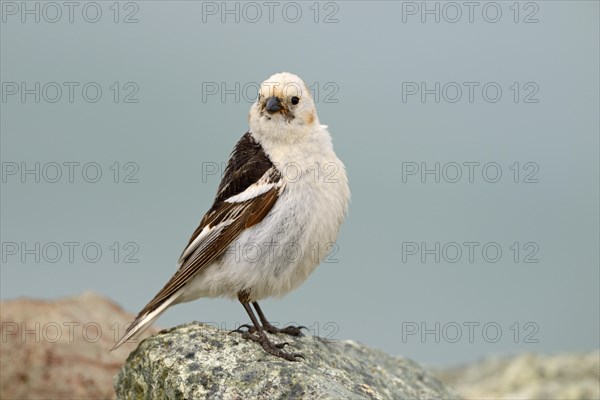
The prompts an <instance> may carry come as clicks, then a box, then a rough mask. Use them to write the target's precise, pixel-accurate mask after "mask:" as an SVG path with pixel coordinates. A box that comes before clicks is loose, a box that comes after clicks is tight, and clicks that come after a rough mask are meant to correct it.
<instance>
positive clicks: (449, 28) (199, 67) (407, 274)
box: [0, 1, 600, 364]
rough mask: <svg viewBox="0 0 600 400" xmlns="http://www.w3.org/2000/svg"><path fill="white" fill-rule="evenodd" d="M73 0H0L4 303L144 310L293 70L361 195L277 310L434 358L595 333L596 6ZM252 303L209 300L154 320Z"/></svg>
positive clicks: (238, 310) (234, 316) (228, 314)
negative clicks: (100, 302)
mask: <svg viewBox="0 0 600 400" xmlns="http://www.w3.org/2000/svg"><path fill="white" fill-rule="evenodd" d="M76 3H77V4H76V5H75V6H74V8H73V9H72V10H70V9H69V8H68V7H67V6H64V5H61V4H62V3H61V2H59V3H54V4H58V5H59V6H58V8H57V7H56V6H47V5H46V3H41V2H25V3H22V2H8V1H2V3H1V6H2V24H1V31H0V33H1V41H0V44H1V54H0V55H1V79H0V80H1V81H2V102H1V103H0V106H1V107H2V110H1V113H0V117H1V123H0V127H1V154H0V155H1V161H2V191H1V196H0V199H1V220H2V222H1V235H2V239H1V240H2V267H1V286H0V288H1V298H2V299H8V298H14V297H18V296H31V297H37V298H56V297H60V296H68V295H74V294H78V293H80V292H82V291H84V290H93V291H96V292H99V293H102V294H104V295H107V296H109V297H111V298H112V299H114V300H115V301H117V302H118V303H120V304H121V305H123V307H125V308H126V309H127V310H129V311H131V312H137V311H139V309H140V308H141V307H143V306H144V305H145V304H146V302H147V301H148V300H150V299H151V298H152V296H153V295H154V294H155V293H156V291H157V290H158V289H160V288H161V287H162V285H163V284H164V283H165V282H166V280H167V279H168V278H169V277H170V276H171V274H172V273H173V272H174V269H175V263H176V261H177V258H178V256H179V254H180V252H181V250H182V249H183V247H184V245H185V244H186V243H187V240H188V238H189V236H190V234H191V233H192V232H193V230H194V229H195V228H196V226H197V224H198V222H199V221H200V218H201V217H202V215H203V213H204V212H205V211H206V210H207V209H208V207H209V206H210V204H211V202H212V199H213V197H214V193H215V191H216V187H217V185H218V183H219V175H218V173H217V174H214V173H213V172H214V171H215V168H217V169H218V168H220V166H221V163H223V162H225V161H226V160H227V157H228V155H229V152H230V151H231V149H232V148H233V146H234V144H235V143H236V141H237V140H238V139H239V137H240V136H241V135H242V134H243V133H244V132H246V129H247V113H248V109H249V107H250V104H251V102H252V101H253V100H254V96H255V94H256V85H257V84H258V83H260V82H261V81H263V80H264V79H266V78H267V77H269V76H270V75H271V74H273V73H275V72H279V71H284V70H285V71H290V72H293V73H296V74H298V75H300V76H301V77H302V78H303V79H304V80H305V81H306V82H307V83H308V85H309V86H310V87H311V90H313V92H314V95H315V99H316V102H317V109H318V113H319V118H320V120H321V122H322V123H324V124H327V125H329V128H330V131H331V133H332V136H333V139H334V145H335V149H336V151H337V153H338V155H339V157H340V158H341V159H342V160H343V161H344V163H345V164H346V166H347V171H348V175H349V178H350V185H351V190H352V196H353V197H352V203H351V207H350V213H349V216H348V218H347V220H346V222H345V224H344V225H343V227H342V230H341V234H340V237H339V240H338V243H337V247H336V253H335V254H334V255H331V256H330V257H328V259H327V262H326V263H324V264H322V265H321V266H320V267H319V268H318V269H317V270H316V272H315V273H314V274H313V275H312V276H311V277H310V278H309V280H308V281H307V282H306V283H305V284H304V285H303V286H301V287H300V288H299V289H298V290H296V291H295V292H293V293H291V294H289V295H288V296H286V297H285V298H283V299H282V300H268V301H265V302H263V304H262V305H263V309H264V310H265V312H266V313H267V316H269V318H270V319H272V320H273V321H274V322H279V323H286V322H296V323H300V324H303V325H306V326H309V327H311V329H312V330H313V332H315V333H319V334H320V335H321V336H327V337H330V338H335V339H346V338H351V339H354V340H357V341H361V342H364V343H366V344H368V345H371V346H374V347H378V348H381V349H383V350H385V351H387V352H389V353H391V354H398V355H405V356H409V357H411V358H413V359H415V360H417V361H419V362H424V363H430V364H451V363H459V362H464V361H469V360H474V359H477V358H480V357H483V356H485V355H489V354H496V353H511V352H520V351H539V352H558V351H584V350H590V349H594V348H598V346H599V343H598V336H599V315H600V310H599V307H600V306H599V303H600V299H599V280H600V279H599V253H598V243H599V239H600V238H599V207H598V204H599V165H598V160H599V140H598V139H599V111H598V110H599V106H600V105H599V97H598V96H599V78H598V71H599V58H598V57H599V50H598V49H599V43H598V42H599V29H598V26H599V18H598V16H599V4H598V2H595V1H568V2H567V1H538V2H519V3H515V2H512V1H508V2H496V3H493V2H474V5H473V6H472V8H469V7H470V6H465V5H464V4H463V3H462V2H459V3H443V2H391V1H383V2H377V1H375V2H371V1H370V2H365V1H343V2H323V3H313V2H297V3H285V2H275V3H273V4H274V5H273V6H267V5H265V4H264V3H262V2H258V3H250V5H248V4H246V3H236V2H228V3H221V2H191V1H169V2H167V1H137V2H129V3H125V2H123V3H119V4H118V6H117V7H116V6H115V5H114V4H116V3H113V2H99V3H94V4H90V3H86V2H76ZM24 5H26V7H29V8H28V10H33V11H32V12H31V13H27V12H26V10H25V9H23V7H25V6H24ZM269 7H272V8H271V9H270V8H269ZM70 12H71V13H70ZM36 18H39V22H36V21H35V19H36ZM436 18H437V19H439V22H436ZM23 21H24V22H23ZM94 21H96V22H94ZM36 83H39V86H36ZM70 88H71V89H72V92H71V93H70V91H71V89H70ZM98 90H100V91H101V94H100V92H98ZM36 97H38V99H36ZM436 98H437V99H436ZM36 100H39V102H36ZM436 100H437V101H436ZM36 163H39V164H36ZM36 165H37V166H36ZM36 168H37V169H38V171H39V176H36V173H35V172H34V173H29V174H27V173H26V174H24V175H23V174H22V173H23V171H24V170H25V169H29V170H34V171H35V169H36ZM436 170H437V172H436ZM98 171H100V172H101V175H100V176H96V175H97V172H98ZM427 171H432V172H429V173H427ZM57 172H60V176H58V175H57ZM69 172H72V176H71V177H70V176H69V175H70V174H69ZM423 172H425V173H424V174H422V173H423ZM498 173H500V174H501V175H498ZM457 174H459V175H457ZM38 178H39V182H36V179H38ZM70 178H72V179H70ZM71 181H72V182H71ZM69 243H74V244H72V245H71V244H69ZM36 246H39V248H38V249H36ZM30 249H33V250H32V251H31V252H29V250H30ZM57 249H59V250H60V251H61V253H60V254H59V253H57ZM69 249H73V254H72V258H71V255H70V254H69ZM98 249H100V250H101V252H102V253H101V254H100V255H96V251H97V250H98ZM471 251H472V253H471ZM498 251H500V252H501V253H498ZM36 257H39V260H36ZM128 261H138V262H137V263H136V262H133V263H132V262H128ZM246 319H247V317H246V315H245V312H244V310H243V308H242V307H241V306H240V305H239V304H237V303H234V302H231V301H228V300H220V299H216V300H210V299H202V300H199V301H196V302H193V303H190V304H185V305H179V306H176V307H174V308H172V309H170V310H169V311H168V312H167V313H165V314H164V315H163V316H162V317H161V318H160V319H159V320H158V322H157V323H158V324H159V325H160V326H164V327H167V326H173V325H176V324H179V323H183V322H187V321H190V320H200V321H205V322H216V323H218V324H220V325H221V326H223V327H224V328H226V329H233V328H235V324H236V323H245V322H247V321H246Z"/></svg>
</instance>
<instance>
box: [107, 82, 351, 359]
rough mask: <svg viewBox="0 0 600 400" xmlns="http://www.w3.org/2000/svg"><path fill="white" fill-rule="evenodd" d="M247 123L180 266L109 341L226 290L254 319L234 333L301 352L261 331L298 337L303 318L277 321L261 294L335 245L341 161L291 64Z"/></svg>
mask: <svg viewBox="0 0 600 400" xmlns="http://www.w3.org/2000/svg"><path fill="white" fill-rule="evenodd" d="M248 125H249V129H248V131H247V132H246V133H245V134H244V135H243V136H242V137H241V139H240V140H239V141H238V142H237V144H236V145H235V147H234V149H233V151H232V152H231V155H230V158H229V160H228V163H227V166H226V168H225V171H224V173H223V175H222V180H221V182H220V184H219V186H218V189H217V193H216V196H215V199H214V202H213V203H212V206H211V207H210V209H209V210H208V212H207V213H206V214H205V215H204V217H203V218H202V220H201V221H200V224H199V226H198V228H197V229H196V230H195V231H194V232H193V234H192V236H191V238H190V239H189V242H188V244H187V246H186V247H185V248H184V250H183V252H182V253H181V256H180V258H179V261H178V264H177V266H178V269H177V271H176V272H175V274H174V275H173V276H172V277H171V279H170V280H169V281H168V282H167V283H166V284H165V286H164V287H163V288H162V289H161V290H160V291H159V292H158V294H156V296H155V297H154V298H153V299H152V300H151V301H150V302H149V303H148V304H147V305H146V306H145V307H144V308H143V309H142V310H141V311H140V312H139V314H138V315H137V317H136V318H135V320H134V321H133V322H132V323H131V324H130V325H129V326H128V328H127V329H126V331H125V333H124V335H123V336H122V337H121V339H120V340H118V341H117V343H116V344H115V345H114V347H113V348H112V350H115V349H116V348H118V347H119V346H121V345H122V344H123V343H125V342H126V341H127V340H129V339H131V338H133V337H135V336H137V335H139V334H140V333H142V332H143V331H144V330H145V329H146V328H147V327H149V326H150V325H151V324H152V322H154V321H155V320H156V319H157V318H158V317H159V316H160V315H161V314H162V313H163V312H164V311H165V310H166V309H167V308H169V307H171V306H173V305H175V304H178V303H183V302H189V301H192V300H196V299H198V298H216V297H226V298H230V299H234V300H238V301H239V302H240V303H241V304H242V306H243V307H244V309H245V311H246V312H247V313H248V316H249V317H250V320H251V322H252V325H243V327H244V328H245V330H240V329H238V330H236V331H234V332H239V333H242V335H243V338H244V339H248V340H251V341H254V342H256V343H258V344H259V345H260V346H261V347H262V348H263V349H264V351H266V352H267V353H269V354H271V355H273V356H276V357H280V358H283V359H285V360H289V361H297V360H298V359H299V358H302V355H301V354H298V353H289V352H286V351H284V350H283V348H284V346H285V345H287V344H288V343H274V342H272V341H271V340H270V339H269V338H268V336H267V335H266V333H265V332H269V333H272V334H287V335H292V336H301V335H302V333H301V329H302V328H303V327H297V326H288V327H285V328H276V327H275V326H273V325H272V324H271V323H270V322H269V321H268V319H267V318H266V317H265V315H264V313H263V311H262V309H261V308H260V306H259V304H258V301H261V300H263V299H266V298H270V297H275V298H280V297H282V296H284V295H285V294H287V293H289V292H290V291H292V290H294V289H296V288H297V287H298V286H300V284H302V283H303V282H304V281H305V280H306V279H307V278H308V276H309V275H310V274H311V273H312V272H313V271H314V270H315V269H316V267H317V266H318V265H319V264H320V263H321V262H322V261H323V259H324V258H325V256H326V255H327V254H326V253H327V250H328V249H329V248H330V247H331V246H332V245H335V242H336V240H337V236H338V232H339V230H340V226H341V224H342V222H343V221H344V219H345V217H346V215H347V212H348V205H349V201H350V189H349V184H348V177H347V175H346V168H345V166H344V164H343V163H342V161H341V160H340V159H339V158H338V157H337V155H336V153H335V152H334V149H333V144H332V138H331V135H330V133H329V131H328V127H327V126H326V125H321V123H320V122H319V118H318V116H317V112H316V107H315V102H314V100H313V97H312V96H311V92H310V90H309V89H308V87H307V86H306V84H305V83H304V82H303V81H302V79H300V78H299V77H298V76H296V75H294V74H292V73H289V72H281V73H276V74H274V75H272V76H271V77H269V78H268V79H266V80H265V81H264V82H263V83H262V84H261V85H260V87H259V89H258V97H257V99H256V101H255V102H254V103H253V104H252V106H251V107H250V112H249V115H248ZM311 246H312V247H311ZM315 246H318V247H315ZM315 248H316V249H318V250H320V251H313V250H314V249H315ZM252 307H254V310H255V311H256V314H258V318H257V316H256V314H255V313H254V311H253V308H252ZM259 320H260V321H259ZM112 350H111V351H112Z"/></svg>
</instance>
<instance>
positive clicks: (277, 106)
mask: <svg viewBox="0 0 600 400" xmlns="http://www.w3.org/2000/svg"><path fill="white" fill-rule="evenodd" d="M281 108H282V107H281V101H280V100H279V98H278V97H275V96H271V97H269V98H268V99H267V104H266V106H265V110H267V112H268V113H274V112H277V111H279V110H281Z"/></svg>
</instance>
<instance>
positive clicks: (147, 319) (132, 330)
mask: <svg viewBox="0 0 600 400" xmlns="http://www.w3.org/2000/svg"><path fill="white" fill-rule="evenodd" d="M180 294H181V291H180V292H179V293H175V294H173V295H172V296H171V297H169V298H168V299H166V300H165V301H164V302H163V303H162V304H161V305H159V306H158V307H156V308H155V309H154V310H151V311H142V312H141V313H140V314H139V315H138V316H137V317H136V318H135V320H134V321H133V322H132V323H131V325H129V327H128V328H127V330H126V331H125V334H124V335H123V337H122V338H121V339H119V341H118V342H117V343H116V344H115V345H114V346H113V348H112V349H110V351H113V350H116V349H117V348H119V347H120V346H121V345H122V344H123V343H125V342H126V341H128V340H129V339H132V338H134V337H135V336H137V335H140V334H141V333H142V332H144V331H145V330H146V329H148V327H149V326H150V325H152V323H153V322H154V321H155V320H156V319H157V318H158V317H159V316H160V314H162V313H163V312H164V311H165V310H166V309H167V308H169V306H170V305H172V304H173V302H175V300H177V299H178V298H179V296H180Z"/></svg>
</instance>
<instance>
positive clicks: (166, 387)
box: [115, 323, 457, 399]
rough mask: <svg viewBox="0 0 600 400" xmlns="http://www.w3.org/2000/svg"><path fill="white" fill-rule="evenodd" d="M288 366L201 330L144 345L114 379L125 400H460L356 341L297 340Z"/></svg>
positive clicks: (163, 335) (403, 362)
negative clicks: (297, 355)
mask: <svg viewBox="0 0 600 400" xmlns="http://www.w3.org/2000/svg"><path fill="white" fill-rule="evenodd" d="M270 338H271V339H273V340H274V341H276V342H282V341H287V342H288V343H289V344H290V346H286V348H285V349H286V351H290V352H299V353H301V354H302V355H303V356H304V357H305V360H302V359H300V360H299V361H298V362H290V361H285V360H282V359H280V358H276V357H273V356H271V355H269V354H267V353H265V352H264V351H263V349H262V348H261V347H260V346H259V345H258V344H256V343H254V342H251V341H247V340H244V339H242V337H241V334H239V333H232V334H229V333H228V332H225V331H222V330H219V329H217V328H215V327H211V326H208V325H204V324H201V323H191V324H187V325H182V326H179V327H176V328H173V329H170V330H166V331H162V332H160V333H159V334H158V335H156V336H153V337H151V338H149V339H146V340H145V341H143V342H142V343H141V344H140V346H139V347H138V348H137V349H136V350H135V351H134V352H133V353H132V354H131V355H130V356H129V358H128V359H127V362H126V364H125V365H124V366H123V368H122V369H121V370H120V372H119V374H118V375H117V376H116V377H115V389H116V392H117V396H118V398H120V399H206V398H210V399H213V398H224V399H251V398H252V399H254V398H260V399H300V398H302V399H304V398H305V399H316V398H318V399H402V398H406V399H433V398H435V399H441V398H456V397H457V396H456V395H455V394H454V393H453V392H452V391H451V390H450V389H449V388H448V387H447V386H445V385H444V384H442V383H441V382H440V381H438V380H437V379H435V378H434V377H433V376H432V375H431V374H430V373H428V372H427V371H425V370H423V369H422V368H421V367H420V366H419V365H417V364H416V363H415V362H413V361H410V360H407V359H403V358H397V357H391V356H388V355H386V354H384V353H383V352H381V351H378V350H373V349H370V348H368V347H366V346H364V345H361V344H358V343H356V342H352V341H326V340H324V339H320V338H317V337H307V336H305V337H301V338H293V337H290V336H284V335H270Z"/></svg>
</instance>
